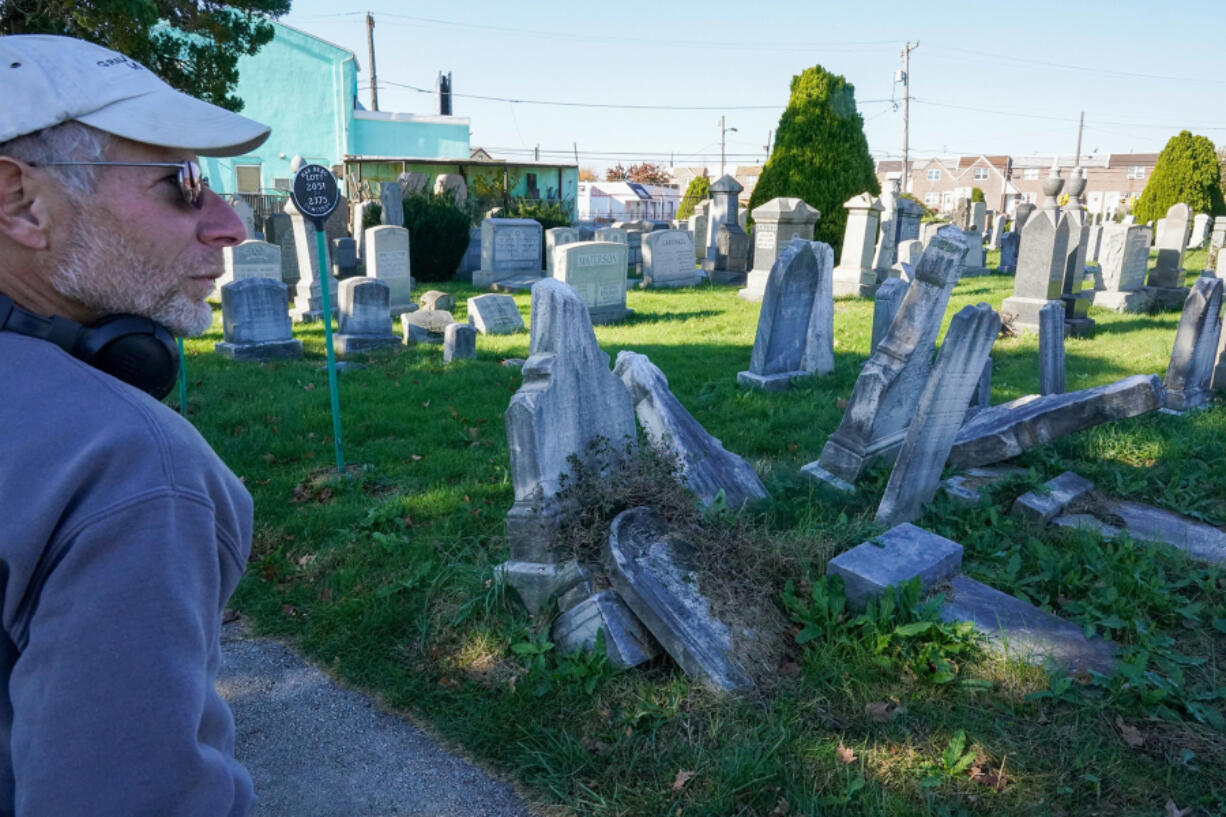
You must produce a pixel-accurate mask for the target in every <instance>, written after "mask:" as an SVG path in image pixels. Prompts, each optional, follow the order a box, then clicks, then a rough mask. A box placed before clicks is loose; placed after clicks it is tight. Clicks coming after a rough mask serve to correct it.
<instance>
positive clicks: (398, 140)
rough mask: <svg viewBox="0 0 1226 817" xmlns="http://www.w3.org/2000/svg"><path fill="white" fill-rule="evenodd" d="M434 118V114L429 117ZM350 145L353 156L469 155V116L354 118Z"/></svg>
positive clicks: (459, 157) (414, 156)
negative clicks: (443, 118) (449, 118)
mask: <svg viewBox="0 0 1226 817" xmlns="http://www.w3.org/2000/svg"><path fill="white" fill-rule="evenodd" d="M432 118H433V117H432ZM352 121H353V126H352V127H353V141H352V144H353V149H352V150H350V151H349V152H350V153H352V154H354V155H356V156H395V157H398V158H400V157H403V158H409V157H413V158H423V159H426V158H430V159H434V158H438V159H467V158H468V151H469V146H468V120H467V119H464V120H461V121H460V122H459V123H451V122H448V123H446V124H443V123H439V122H405V121H396V120H389V119H357V118H355V119H353V120H352Z"/></svg>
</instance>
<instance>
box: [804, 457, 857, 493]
mask: <svg viewBox="0 0 1226 817" xmlns="http://www.w3.org/2000/svg"><path fill="white" fill-rule="evenodd" d="M800 473H802V474H804V475H805V476H807V477H809V478H810V479H812V480H814V481H815V482H820V483H822V484H824V485H827V486H829V487H831V488H833V489H835V490H836V491H842V492H843V493H845V494H852V493H855V491H856V486H854V485H852V484H851V483H850V482H848V481H847V480H845V479H842V478H841V477H836V476H835V475H834V474H832V473H830V472H829V471H827V470H826V469H825V468H822V467H821V466H820V465H818V464H817V463H816V462H811V463H809V464H808V465H804V466H801V469H800Z"/></svg>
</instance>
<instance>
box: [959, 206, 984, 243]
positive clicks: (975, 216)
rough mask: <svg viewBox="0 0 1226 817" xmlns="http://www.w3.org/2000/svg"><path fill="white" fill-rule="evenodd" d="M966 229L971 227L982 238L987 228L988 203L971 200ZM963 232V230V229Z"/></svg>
mask: <svg viewBox="0 0 1226 817" xmlns="http://www.w3.org/2000/svg"><path fill="white" fill-rule="evenodd" d="M967 229H968V230H971V229H973V230H974V231H975V232H977V233H979V235H980V237H981V238H982V237H983V235H984V234H985V233H986V232H987V229H988V205H987V204H986V203H984V202H982V201H972V202H971V208H970V223H969V224H968V225H967ZM963 232H965V230H964V231H963Z"/></svg>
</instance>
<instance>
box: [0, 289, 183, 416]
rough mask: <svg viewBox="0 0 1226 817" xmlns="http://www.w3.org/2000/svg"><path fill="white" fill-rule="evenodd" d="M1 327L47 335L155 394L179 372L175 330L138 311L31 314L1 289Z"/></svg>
mask: <svg viewBox="0 0 1226 817" xmlns="http://www.w3.org/2000/svg"><path fill="white" fill-rule="evenodd" d="M0 332H15V333H17V334H19V335H27V336H29V337H32V338H38V339H40V340H46V341H50V342H51V343H54V344H55V345H56V346H58V347H60V348H61V349H63V350H64V351H65V352H67V353H68V354H70V355H72V356H73V357H75V358H77V359H78V360H81V361H83V362H85V363H88V364H89V365H90V366H93V367H94V368H95V369H98V370H100V371H103V372H106V373H107V374H109V375H111V376H112V377H117V378H119V379H120V380H122V381H123V382H125V383H128V384H130V385H132V386H135V387H136V388H138V389H140V390H141V391H144V392H147V393H149V394H151V395H153V397H155V398H156V399H158V400H161V399H162V398H163V397H165V396H166V395H168V394H170V390H171V389H172V388H174V385H175V376H176V375H177V374H178V373H179V347H178V344H177V343H176V342H175V339H174V336H173V335H171V334H170V331H169V330H167V329H166V327H164V326H162V325H161V324H160V323H158V322H157V321H153V320H150V319H149V318H143V317H141V316H140V315H107V316H106V317H105V318H101V319H100V320H97V321H95V322H94V323H91V324H90V325H89V326H83V325H82V324H79V323H77V322H76V321H72V320H69V319H67V318H61V317H59V316H58V315H52V316H51V317H50V318H44V317H43V316H42V315H35V314H34V313H33V312H28V311H26V310H24V309H22V308H21V307H19V306H17V304H15V303H13V299H12V298H10V297H8V296H7V295H0Z"/></svg>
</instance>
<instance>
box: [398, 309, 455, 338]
mask: <svg viewBox="0 0 1226 817" xmlns="http://www.w3.org/2000/svg"><path fill="white" fill-rule="evenodd" d="M455 322H456V320H455V317H454V316H453V315H452V314H451V313H450V312H448V311H447V310H445V309H418V310H416V311H414V312H401V313H400V332H401V342H402V343H404V345H405V346H414V345H416V344H418V343H433V344H439V343H442V342H443V339H444V336H445V334H446V332H447V327H448V326H451V324H453V323H455Z"/></svg>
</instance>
